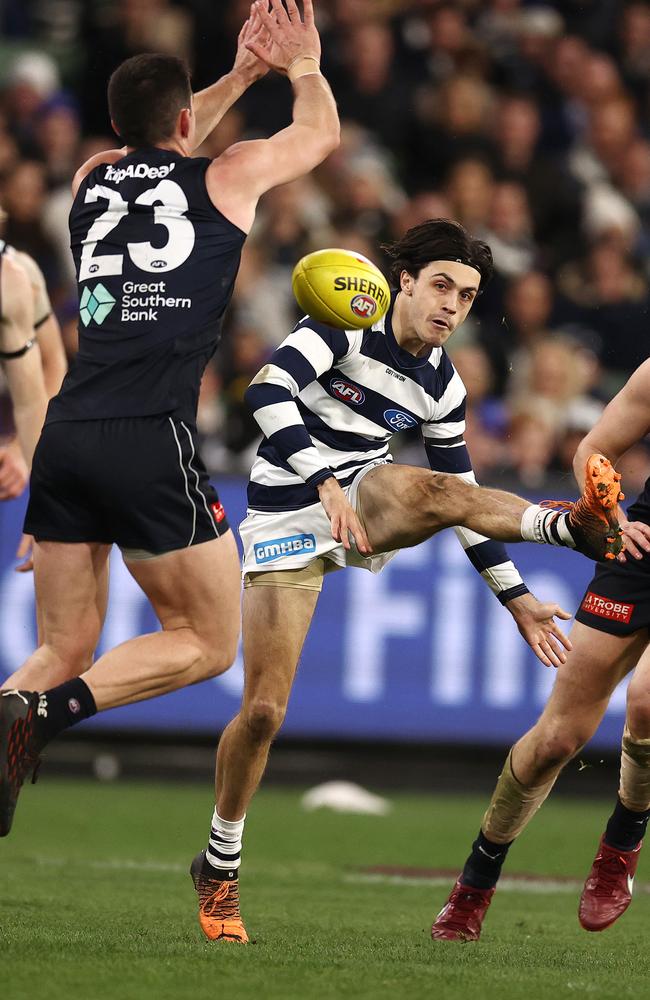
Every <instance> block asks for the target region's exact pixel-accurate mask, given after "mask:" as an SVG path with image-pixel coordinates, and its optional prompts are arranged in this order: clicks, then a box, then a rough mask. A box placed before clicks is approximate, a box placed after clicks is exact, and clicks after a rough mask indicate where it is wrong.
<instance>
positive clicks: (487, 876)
mask: <svg viewBox="0 0 650 1000" xmlns="http://www.w3.org/2000/svg"><path fill="white" fill-rule="evenodd" d="M512 843H513V841H510V843H509V844H493V843H492V841H491V840H488V839H487V837H486V836H485V834H484V833H483V831H482V830H479V832H478V837H477V838H476V840H475V841H474V843H473V844H472V853H471V854H470V856H469V857H468V859H467V861H466V862H465V867H464V868H463V874H462V875H461V877H460V880H461V882H462V883H463V885H471V886H473V887H474V888H475V889H493V888H494V886H495V885H496V884H497V882H498V881H499V875H500V874H501V866H502V865H503V862H504V861H505V860H506V855H507V853H508V848H509V847H510V844H512Z"/></svg>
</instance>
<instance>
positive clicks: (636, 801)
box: [618, 726, 650, 812]
mask: <svg viewBox="0 0 650 1000" xmlns="http://www.w3.org/2000/svg"><path fill="white" fill-rule="evenodd" d="M618 797H619V799H620V800H621V802H622V803H623V805H624V806H625V807H626V809H632V810H633V811H634V812H645V811H646V809H650V740H639V739H637V738H636V737H635V736H633V735H632V733H631V732H630V730H629V729H628V728H627V726H626V727H625V729H624V730H623V739H622V741H621V776H620V783H619V788H618Z"/></svg>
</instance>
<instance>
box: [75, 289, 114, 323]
mask: <svg viewBox="0 0 650 1000" xmlns="http://www.w3.org/2000/svg"><path fill="white" fill-rule="evenodd" d="M114 305H115V299H114V298H113V296H112V295H111V293H110V292H109V290H108V289H107V288H104V286H103V285H102V284H101V282H100V284H99V285H95V287H94V288H88V287H87V286H86V288H84V290H83V292H82V293H81V302H80V303H79V315H80V316H81V321H82V323H83V325H84V326H88V324H89V323H90V321H91V320H94V322H95V323H97V325H98V326H101V325H102V323H103V322H104V320H105V319H106V317H107V316H108V314H109V312H110V311H111V309H112V308H113V306H114Z"/></svg>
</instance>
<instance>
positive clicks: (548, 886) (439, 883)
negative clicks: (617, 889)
mask: <svg viewBox="0 0 650 1000" xmlns="http://www.w3.org/2000/svg"><path fill="white" fill-rule="evenodd" d="M343 881H344V882H352V883H353V884H356V885H404V886H412V887H416V886H417V887H419V888H422V886H429V887H434V888H441V887H443V888H445V887H446V888H448V889H450V890H451V888H452V887H453V884H454V879H453V876H452V877H447V878H444V877H442V876H440V875H435V876H433V875H432V876H429V877H427V876H424V877H419V878H416V877H414V876H413V875H382V874H381V873H377V872H367V873H363V872H355V873H354V874H350V875H344V876H343ZM583 884H584V883H583V882H578V881H577V880H569V879H567V880H564V879H563V880H562V881H559V880H557V881H554V880H553V879H551V878H539V879H536V878H525V879H515V878H508V877H507V876H504V877H503V878H501V879H499V887H498V888H499V892H523V893H534V894H536V895H550V894H552V893H558V892H560V893H576V892H581V891H582V886H583ZM635 890H636V891H637V892H642V893H648V892H650V885H635Z"/></svg>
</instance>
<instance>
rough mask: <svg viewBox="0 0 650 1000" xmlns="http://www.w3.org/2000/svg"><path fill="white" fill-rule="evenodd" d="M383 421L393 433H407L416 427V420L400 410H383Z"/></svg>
mask: <svg viewBox="0 0 650 1000" xmlns="http://www.w3.org/2000/svg"><path fill="white" fill-rule="evenodd" d="M384 420H385V421H386V423H387V424H388V426H389V427H392V428H393V430H394V431H407V430H408V429H409V428H410V427H415V426H416V425H417V420H416V419H415V417H412V416H411V415H410V414H409V413H403V412H402V411H401V410H384Z"/></svg>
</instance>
